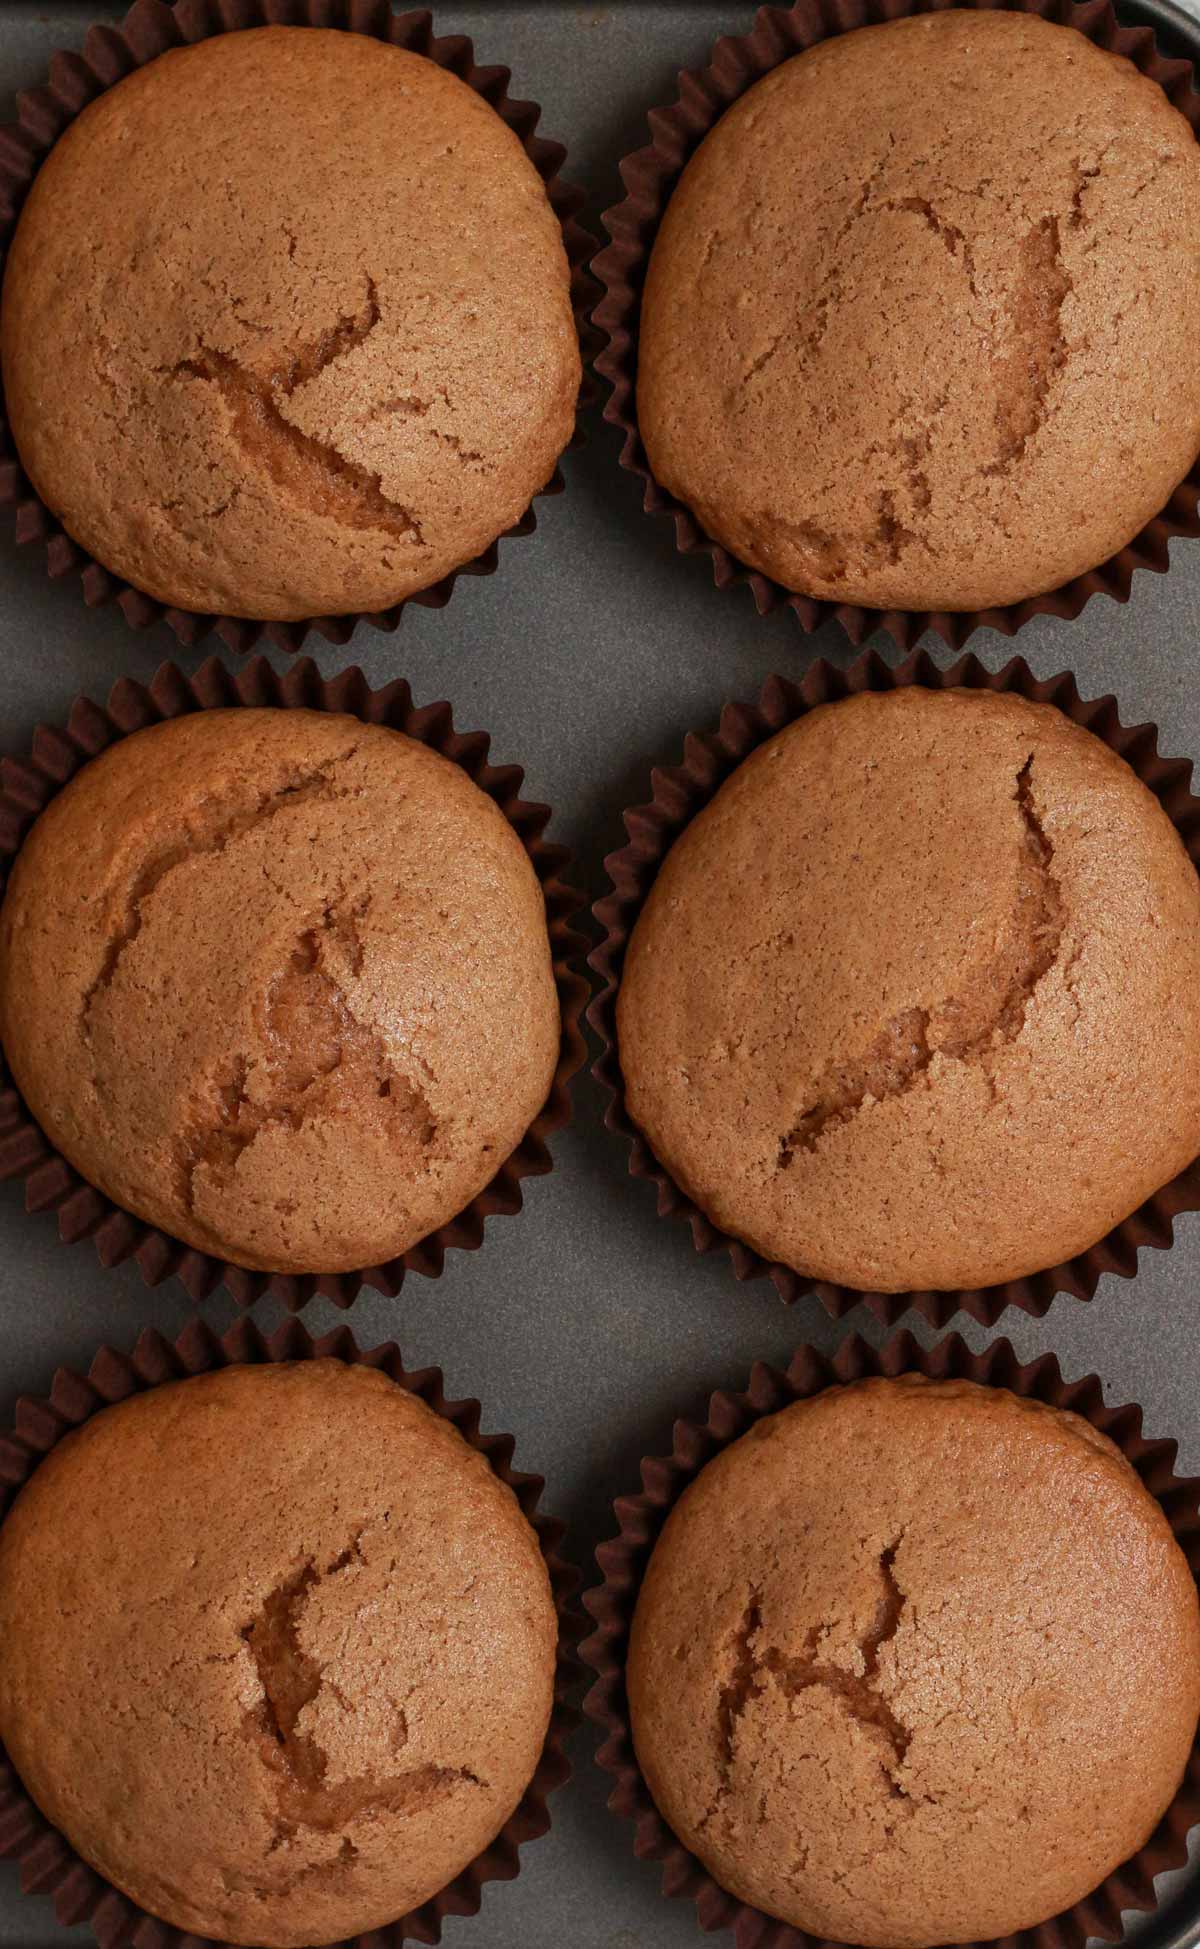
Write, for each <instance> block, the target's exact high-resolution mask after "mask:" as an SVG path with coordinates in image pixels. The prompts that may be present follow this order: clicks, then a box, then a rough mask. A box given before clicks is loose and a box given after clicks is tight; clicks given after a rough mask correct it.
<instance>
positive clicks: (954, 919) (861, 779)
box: [617, 688, 1200, 1292]
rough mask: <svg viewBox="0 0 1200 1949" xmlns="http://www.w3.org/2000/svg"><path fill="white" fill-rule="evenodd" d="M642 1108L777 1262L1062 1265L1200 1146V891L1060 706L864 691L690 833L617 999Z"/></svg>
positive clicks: (667, 867)
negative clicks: (1058, 707)
mask: <svg viewBox="0 0 1200 1949" xmlns="http://www.w3.org/2000/svg"><path fill="white" fill-rule="evenodd" d="M617 1027H618V1038H619V1052H620V1060H621V1069H622V1073H623V1076H624V1079H625V1089H626V1099H627V1103H628V1108H629V1112H630V1114H631V1116H632V1117H633V1118H634V1120H635V1122H636V1123H637V1124H638V1125H640V1127H641V1129H642V1130H643V1131H644V1132H645V1134H646V1137H647V1138H648V1140H649V1143H650V1145H651V1148H652V1149H653V1151H654V1153H655V1155H656V1156H657V1157H658V1158H659V1160H660V1161H661V1162H662V1163H663V1164H664V1165H665V1166H666V1168H667V1170H668V1171H670V1172H671V1174H672V1176H673V1177H674V1178H675V1179H676V1181H677V1182H678V1183H679V1184H680V1185H681V1186H682V1187H683V1189H684V1190H685V1191H686V1192H687V1193H688V1195H689V1196H690V1197H692V1198H693V1199H694V1200H695V1201H696V1203H697V1204H698V1205H700V1207H701V1208H702V1209H703V1210H704V1211H705V1212H706V1213H707V1214H708V1216H709V1217H710V1218H711V1219H712V1220H713V1221H714V1223H716V1224H717V1225H719V1226H722V1227H723V1228H724V1229H725V1230H726V1231H728V1232H731V1233H733V1234H734V1235H735V1236H737V1237H738V1238H741V1239H744V1240H746V1241H747V1242H748V1243H749V1244H750V1245H752V1246H753V1247H755V1248H756V1249H757V1250H758V1251H759V1252H761V1253H762V1254H763V1255H764V1256H765V1257H767V1258H769V1259H779V1260H782V1261H784V1262H785V1263H786V1264H788V1265H791V1266H794V1267H795V1268H796V1269H797V1270H799V1271H800V1272H802V1273H806V1274H808V1275H810V1276H811V1277H814V1278H817V1279H826V1280H834V1281H840V1282H842V1283H844V1284H846V1285H849V1286H854V1287H861V1288H866V1289H868V1290H878V1291H882V1292H896V1291H906V1290H909V1289H912V1288H918V1289H919V1288H925V1287H933V1288H951V1289H953V1288H971V1287H975V1286H986V1285H991V1284H993V1283H996V1282H999V1281H1001V1280H1005V1279H1014V1278H1020V1277H1023V1276H1024V1275H1026V1274H1029V1273H1032V1272H1035V1271H1038V1270H1041V1269H1042V1268H1045V1267H1047V1266H1052V1265H1057V1264H1058V1263H1059V1262H1060V1261H1063V1260H1066V1259H1069V1258H1071V1257H1072V1256H1073V1255H1074V1254H1075V1253H1077V1252H1082V1251H1083V1250H1085V1249H1086V1248H1087V1247H1088V1246H1090V1245H1092V1244H1094V1243H1095V1242H1096V1241H1097V1240H1098V1239H1100V1238H1102V1237H1103V1236H1104V1234H1105V1233H1106V1232H1107V1231H1109V1230H1110V1229H1111V1228H1112V1226H1114V1225H1116V1224H1117V1223H1119V1222H1120V1221H1121V1220H1122V1219H1124V1218H1125V1217H1127V1216H1128V1215H1129V1213H1130V1212H1132V1211H1134V1210H1135V1209H1136V1208H1137V1206H1138V1205H1140V1204H1141V1203H1142V1201H1143V1200H1144V1199H1145V1198H1147V1197H1149V1196H1150V1194H1151V1193H1152V1192H1153V1191H1155V1190H1157V1189H1158V1188H1159V1187H1160V1186H1161V1185H1163V1184H1165V1183H1166V1182H1168V1181H1169V1180H1170V1179H1171V1178H1172V1177H1173V1176H1174V1175H1175V1174H1176V1173H1177V1172H1178V1171H1180V1170H1182V1169H1183V1168H1184V1166H1185V1165H1187V1164H1188V1163H1190V1161H1191V1160H1192V1158H1194V1157H1195V1156H1196V1154H1197V1152H1200V882H1198V881H1197V876H1196V872H1195V869H1194V868H1193V866H1192V864H1191V862H1190V861H1189V859H1188V857H1187V854H1186V852H1185V851H1184V847H1183V844H1182V841H1181V840H1180V838H1179V836H1178V834H1177V833H1176V831H1175V829H1174V827H1173V826H1172V825H1171V823H1170V820H1169V819H1168V818H1167V815H1166V813H1165V812H1164V811H1163V809H1162V807H1161V806H1160V805H1159V803H1158V801H1157V799H1155V798H1154V796H1153V794H1152V793H1151V792H1150V791H1149V789H1148V788H1147V787H1146V786H1144V785H1143V784H1142V783H1141V782H1140V781H1139V780H1138V779H1137V778H1136V777H1135V775H1134V773H1133V772H1132V771H1131V770H1130V769H1129V767H1128V766H1127V765H1126V764H1125V762H1124V760H1123V759H1121V758H1119V757H1117V755H1116V754H1115V753H1114V752H1113V751H1111V750H1110V749H1109V747H1108V746H1107V745H1104V744H1102V743H1101V742H1100V740H1099V739H1098V738H1095V737H1093V736H1092V735H1091V734H1090V733H1089V732H1087V731H1084V730H1082V729H1080V728H1079V727H1078V726H1077V725H1075V724H1073V723H1072V722H1071V721H1070V720H1069V719H1068V718H1066V717H1064V716H1063V715H1062V713H1061V712H1059V711H1058V710H1055V709H1054V708H1052V707H1050V706H1048V705H1040V704H1031V703H1027V702H1026V701H1025V700H1024V699H1023V698H1020V697H1016V696H1011V695H1003V696H998V695H995V694H993V693H990V692H983V693H979V692H964V691H950V692H945V691H929V690H923V689H920V688H911V689H903V690H899V691H893V692H890V693H887V694H885V695H875V694H866V695H862V696H859V697H856V698H853V699H851V700H849V701H847V702H843V703H838V704H833V705H828V706H825V707H824V708H822V709H819V710H816V711H813V712H810V713H809V714H808V715H807V716H806V717H803V718H801V719H799V720H798V721H797V722H796V723H794V724H792V725H790V726H789V727H788V728H787V729H786V730H784V731H781V732H780V733H779V734H778V736H776V737H774V738H772V739H771V740H770V741H769V742H768V743H766V744H764V745H762V746H760V747H759V748H758V749H757V750H756V751H755V752H754V753H753V754H752V755H751V756H750V757H749V758H748V759H747V760H746V762H745V763H744V764H742V765H741V766H740V767H739V768H738V769H737V770H736V771H735V772H734V773H733V774H732V776H731V777H730V778H729V779H728V780H727V782H726V783H725V784H724V786H723V787H722V788H721V790H720V791H719V792H718V794H717V795H716V797H715V798H714V799H713V800H712V801H711V802H710V803H709V804H708V805H707V806H706V807H705V808H704V809H703V810H702V811H701V812H700V813H699V814H698V815H697V817H696V818H695V819H693V820H692V821H691V823H690V824H689V825H688V826H687V827H685V829H684V831H683V832H682V834H681V835H680V837H679V838H678V839H677V840H676V841H675V843H674V845H673V846H672V848H671V850H670V852H669V853H668V854H667V857H666V859H665V861H664V862H663V865H662V868H661V870H660V872H659V874H658V878H657V880H656V881H655V883H654V885H653V887H652V888H651V891H650V894H649V897H648V898H647V900H646V903H645V906H644V908H643V910H642V913H641V914H640V916H639V918H638V921H637V925H636V927H635V929H634V932H633V937H632V940H631V942H630V945H629V949H628V952H627V954H626V958H625V967H624V974H623V978H622V982H621V988H620V992H619V995H618V998H617Z"/></svg>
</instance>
